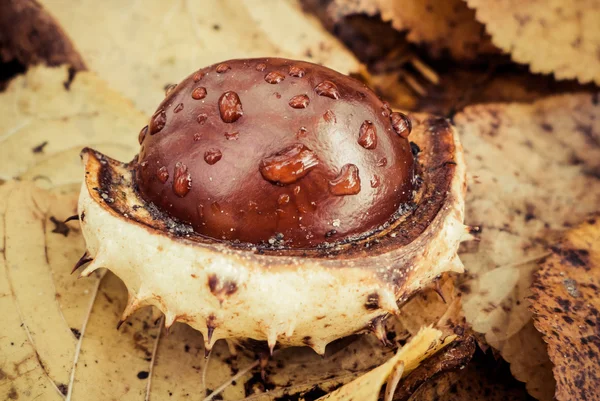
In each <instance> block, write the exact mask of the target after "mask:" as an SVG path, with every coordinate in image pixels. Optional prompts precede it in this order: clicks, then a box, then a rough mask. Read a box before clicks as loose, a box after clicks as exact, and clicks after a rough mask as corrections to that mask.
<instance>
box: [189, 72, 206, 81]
mask: <svg viewBox="0 0 600 401" xmlns="http://www.w3.org/2000/svg"><path fill="white" fill-rule="evenodd" d="M204 75H205V74H204V73H203V72H202V71H196V72H195V73H194V75H193V76H192V80H193V81H194V82H199V81H200V80H201V79H202V78H204Z"/></svg>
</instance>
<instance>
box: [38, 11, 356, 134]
mask: <svg viewBox="0 0 600 401" xmlns="http://www.w3.org/2000/svg"><path fill="white" fill-rule="evenodd" d="M40 3H41V4H42V6H43V7H44V8H45V9H46V10H48V12H49V13H50V14H51V15H52V16H54V18H55V19H56V20H57V21H58V23H59V24H60V26H61V27H62V28H63V29H64V30H65V32H66V33H67V35H68V36H69V37H70V38H71V39H72V41H73V42H74V44H75V46H76V47H77V48H78V49H79V51H80V52H81V54H83V56H84V61H85V63H86V64H87V66H88V67H89V69H90V70H92V71H94V72H96V73H97V74H98V76H100V77H101V78H103V79H105V80H106V81H107V82H108V84H109V85H110V86H111V87H112V88H113V89H116V90H119V91H120V92H122V93H123V94H124V95H126V96H127V97H128V98H129V99H132V100H133V102H134V103H135V105H136V106H137V107H138V108H139V109H140V110H142V111H143V112H145V113H146V114H147V115H150V114H152V113H153V112H154V110H155V108H156V105H158V104H159V102H160V101H161V100H162V98H163V97H164V88H165V85H168V84H172V83H176V82H179V81H180V80H182V79H183V78H184V77H186V76H188V75H189V74H191V73H193V72H194V71H195V70H197V69H198V68H200V67H205V66H208V65H211V64H214V63H216V62H219V61H223V60H227V59H232V58H249V57H264V56H273V57H287V58H292V59H302V60H306V61H312V62H315V63H321V64H324V65H326V66H328V67H331V68H334V69H336V70H338V71H340V72H343V73H349V72H357V71H358V70H359V66H360V63H359V62H358V61H357V60H356V58H355V57H354V56H353V55H352V54H351V53H350V52H349V51H348V50H346V49H345V47H344V46H343V45H342V44H341V43H339V42H338V41H337V40H336V39H335V38H333V37H332V36H331V35H329V34H328V33H327V32H326V31H325V30H324V28H323V27H322V26H321V24H320V23H319V22H318V21H317V20H316V18H315V17H312V16H308V15H306V14H304V13H303V12H302V11H301V10H300V8H299V6H298V4H297V2H296V1H295V0H284V1H269V0H258V1H252V2H239V1H237V0H223V1H205V2H202V3H201V4H200V3H197V2H193V1H191V0H180V1H174V2H166V1H161V0H148V1H144V2H123V1H119V0H110V1H102V2H97V1H94V0H84V1H78V2H76V3H73V4H69V7H65V6H64V2H63V1H61V0H42V1H40ZM100 15H101V16H102V18H98V16H100ZM139 128H141V127H139ZM139 128H138V129H139Z"/></svg>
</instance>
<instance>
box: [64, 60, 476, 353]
mask: <svg viewBox="0 0 600 401" xmlns="http://www.w3.org/2000/svg"><path fill="white" fill-rule="evenodd" d="M411 117H414V120H413V121H411V119H409V118H408V117H407V116H406V115H404V114H401V113H398V112H393V111H392V110H391V109H390V107H389V105H387V103H382V102H381V101H380V100H379V99H378V98H377V96H376V95H375V94H374V93H373V92H372V91H370V90H369V89H368V88H367V87H366V86H365V85H363V84H362V83H360V82H358V81H356V80H354V79H352V78H349V77H346V76H343V75H341V74H338V73H336V72H334V71H332V70H329V69H327V68H325V67H321V66H317V65H314V64H310V63H305V62H300V61H291V60H284V59H266V58H265V59H253V60H231V61H226V62H223V63H220V64H218V65H215V66H211V67H207V68H203V69H201V70H199V71H197V72H195V73H194V74H192V75H191V76H190V77H188V78H186V79H185V80H184V81H183V82H181V83H180V84H178V85H177V86H176V87H173V88H170V89H169V90H168V93H167V96H166V98H165V99H164V101H163V102H162V103H161V104H160V105H159V107H158V109H157V111H156V112H155V113H154V114H153V116H152V118H151V119H150V121H149V123H148V126H147V128H144V129H142V130H141V131H140V132H139V133H132V135H138V140H139V142H140V143H141V151H140V154H139V155H138V156H137V157H135V158H134V159H133V160H132V161H131V162H129V163H123V162H119V161H117V160H114V159H111V158H110V157H108V156H105V155H103V154H101V153H99V152H97V151H95V150H92V149H89V148H86V149H84V150H83V152H82V159H83V163H84V165H85V175H84V183H83V187H82V191H81V193H80V198H79V205H78V213H79V215H80V216H82V217H81V219H80V224H81V229H82V232H83V234H84V237H85V240H86V247H87V251H86V253H85V255H84V257H83V258H82V259H81V260H82V261H84V262H81V263H78V264H77V265H76V268H79V267H81V266H82V265H83V264H84V263H90V264H89V265H88V266H86V267H85V269H84V270H83V271H82V272H81V275H82V276H88V275H90V274H91V273H92V272H94V271H95V270H96V269H99V268H102V267H106V268H109V269H110V270H111V271H112V272H114V273H115V274H116V275H117V276H119V277H120V278H122V279H123V282H124V283H125V285H126V286H127V289H128V291H129V298H128V304H127V306H126V308H125V311H124V312H123V316H122V318H121V322H122V321H123V320H124V319H126V318H127V317H128V316H130V315H131V314H132V313H133V312H134V311H135V310H137V309H139V308H141V307H144V306H148V305H153V306H155V307H157V308H159V309H160V310H161V311H162V312H163V313H164V314H165V326H167V327H170V326H171V325H172V324H173V323H174V322H176V321H179V322H185V323H187V324H189V325H190V326H192V327H194V328H195V329H197V330H200V331H201V332H202V334H203V336H204V341H205V347H206V348H205V349H206V350H210V349H211V347H212V346H213V345H214V343H215V341H217V340H219V339H222V338H234V339H237V340H241V339H247V338H251V339H255V340H266V342H267V344H268V346H269V347H270V349H271V350H273V348H274V347H275V344H281V345H283V346H297V345H308V346H310V347H312V348H313V349H314V350H315V351H316V352H318V353H321V354H322V353H323V352H324V351H325V346H326V345H327V344H328V343H329V342H331V341H333V340H335V339H338V338H340V337H344V336H347V335H350V334H353V333H357V332H361V331H363V330H372V331H373V332H374V333H375V334H376V335H377V336H378V337H380V340H381V341H382V342H385V341H384V340H385V330H383V327H382V322H383V321H384V319H385V317H386V316H388V315H390V314H396V313H398V311H399V309H398V305H400V304H402V302H404V301H405V300H406V299H408V298H409V297H410V296H411V294H413V293H415V292H416V291H419V290H420V289H421V288H423V287H424V286H425V285H427V284H428V283H430V282H431V281H432V280H434V279H435V278H436V277H439V276H440V275H441V274H442V273H444V272H446V271H454V272H461V271H463V266H462V263H461V262H460V259H459V258H458V256H457V249H458V245H459V243H460V241H462V240H463V239H467V238H469V237H470V234H469V230H468V227H465V226H464V225H463V217H464V216H463V214H464V195H465V191H466V181H465V175H466V174H465V164H464V160H463V154H462V147H461V144H460V142H459V139H458V135H457V133H456V130H454V128H453V127H452V125H451V124H450V123H449V122H448V121H446V120H444V119H441V118H436V117H432V116H427V115H420V114H415V115H411ZM413 123H414V124H413ZM413 127H414V132H412V134H411V130H413ZM409 134H410V140H411V142H410V143H409V142H408V139H407V138H408V137H409ZM421 149H422V150H421ZM83 216H85V219H84V218H83ZM307 339H310V341H308V340H307Z"/></svg>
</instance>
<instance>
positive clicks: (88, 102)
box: [0, 67, 146, 186]
mask: <svg viewBox="0 0 600 401" xmlns="http://www.w3.org/2000/svg"><path fill="white" fill-rule="evenodd" d="M67 78H68V71H67V68H66V67H61V68H45V67H35V68H31V69H30V70H29V72H28V73H27V74H26V75H23V76H20V77H18V78H16V79H15V80H13V81H12V82H11V84H10V85H9V87H8V88H7V90H6V91H5V92H3V93H2V94H1V95H0V179H4V180H8V179H10V178H13V177H23V178H29V179H38V180H39V182H40V183H44V182H45V183H46V185H48V184H49V185H54V186H59V185H63V184H67V183H80V182H81V179H82V174H83V172H82V167H81V162H80V159H79V152H80V151H81V149H82V148H83V147H84V146H91V147H93V148H95V149H98V150H99V151H102V152H111V154H112V155H114V156H115V157H117V158H119V159H120V160H130V159H131V158H132V157H133V155H134V154H135V153H136V152H137V148H138V144H137V138H136V132H137V131H139V130H140V128H141V127H142V126H143V125H144V123H145V120H146V118H145V117H144V115H143V114H141V113H140V112H139V111H137V110H135V109H134V108H133V107H132V106H131V103H130V102H128V101H127V100H124V99H123V98H122V97H121V96H119V95H118V94H117V93H115V92H113V91H111V90H110V89H108V88H107V86H106V84H105V83H104V82H103V81H101V80H100V79H98V78H97V77H96V76H95V75H94V74H92V73H89V72H81V73H79V74H77V76H76V78H75V80H74V81H73V82H72V83H71V85H70V86H69V88H68V89H67V88H66V87H65V86H64V82H65V81H66V80H67Z"/></svg>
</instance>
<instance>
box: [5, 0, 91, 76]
mask: <svg viewBox="0 0 600 401" xmlns="http://www.w3.org/2000/svg"><path fill="white" fill-rule="evenodd" d="M0 60H1V61H4V62H9V61H12V60H16V61H18V62H19V63H21V64H24V65H33V64H39V63H44V64H47V65H54V66H57V65H61V64H68V65H70V66H72V67H73V68H74V69H76V70H83V69H85V65H84V63H83V60H82V59H81V56H80V55H79V53H78V52H77V50H76V49H75V48H74V47H73V44H72V43H71V41H70V39H69V38H68V37H67V36H66V35H65V33H64V32H63V30H62V29H61V28H60V26H58V24H57V23H56V21H55V20H54V19H53V18H52V17H51V16H50V15H49V14H48V13H47V12H46V10H44V9H43V8H42V7H41V6H40V5H39V4H38V3H37V2H36V1H34V0H11V1H3V2H2V3H0Z"/></svg>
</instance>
